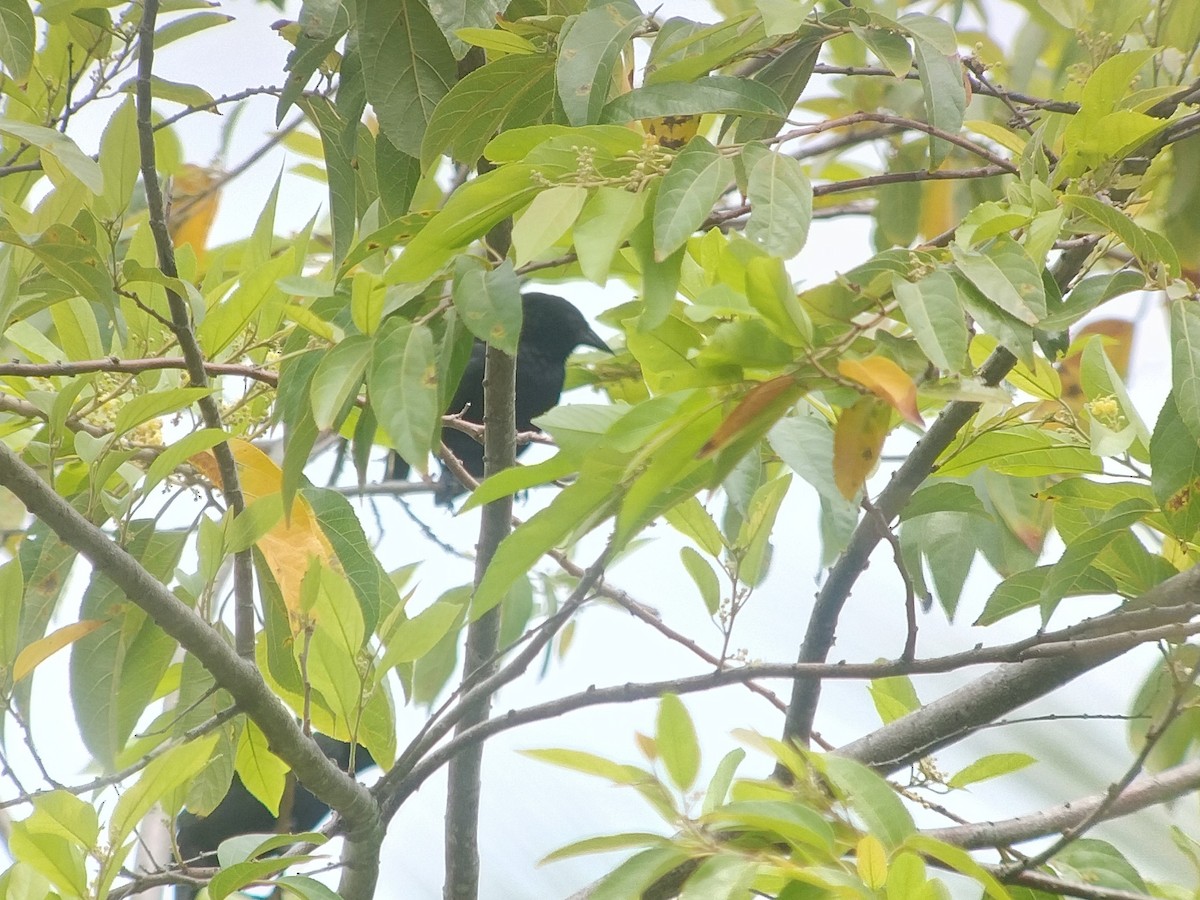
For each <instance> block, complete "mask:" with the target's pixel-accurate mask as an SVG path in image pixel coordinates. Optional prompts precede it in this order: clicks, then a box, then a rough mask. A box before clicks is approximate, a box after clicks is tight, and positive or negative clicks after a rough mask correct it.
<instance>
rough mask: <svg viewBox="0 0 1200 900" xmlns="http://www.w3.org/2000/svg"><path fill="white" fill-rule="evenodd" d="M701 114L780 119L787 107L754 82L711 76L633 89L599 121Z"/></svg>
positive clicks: (786, 111) (612, 105)
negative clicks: (686, 82)
mask: <svg viewBox="0 0 1200 900" xmlns="http://www.w3.org/2000/svg"><path fill="white" fill-rule="evenodd" d="M704 113H726V114H729V115H739V116H767V117H775V118H783V117H785V116H786V115H787V113H788V110H787V109H786V108H785V107H784V105H783V102H782V101H781V100H780V99H779V95H778V94H776V93H775V92H774V91H773V90H771V89H770V88H768V87H764V86H763V85H761V84H759V83H758V82H756V81H750V80H748V79H745V78H734V77H732V76H729V75H711V76H709V77H708V78H698V79H696V81H694V82H691V83H690V84H682V83H680V82H666V83H664V84H651V85H646V86H644V87H640V88H635V89H634V90H632V91H630V92H629V93H628V94H622V95H621V96H620V97H617V98H616V99H615V100H613V101H612V102H611V103H609V104H608V105H607V106H605V107H604V112H603V113H602V114H601V116H600V121H601V122H602V123H612V124H618V125H619V124H623V123H625V122H629V121H631V120H633V119H656V118H660V117H662V116H698V115H703V114H704Z"/></svg>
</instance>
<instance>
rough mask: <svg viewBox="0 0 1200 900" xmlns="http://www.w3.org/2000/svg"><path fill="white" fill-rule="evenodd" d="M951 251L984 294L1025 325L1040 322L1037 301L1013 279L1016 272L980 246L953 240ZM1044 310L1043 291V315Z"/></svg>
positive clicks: (957, 263) (956, 263)
mask: <svg viewBox="0 0 1200 900" xmlns="http://www.w3.org/2000/svg"><path fill="white" fill-rule="evenodd" d="M950 252H951V253H952V254H953V256H954V264H955V266H957V268H958V271H959V272H961V273H962V274H963V275H964V276H965V277H966V278H967V280H968V281H970V282H971V284H973V285H975V287H976V288H978V290H979V292H980V293H981V294H982V295H983V296H984V297H986V298H987V299H988V300H989V301H991V302H992V303H994V304H996V306H998V307H1000V309H1002V310H1004V311H1005V312H1006V313H1008V314H1009V315H1010V316H1015V317H1016V318H1017V319H1020V320H1021V321H1022V322H1024V323H1025V324H1026V325H1036V324H1037V323H1038V320H1039V318H1040V316H1039V311H1038V310H1036V309H1035V308H1034V302H1035V301H1034V300H1033V298H1028V297H1025V296H1022V294H1021V292H1020V290H1019V289H1018V285H1017V284H1015V283H1014V281H1013V280H1012V277H1011V276H1012V275H1013V274H1014V273H1012V272H1011V271H1005V270H1004V269H1002V268H1001V267H1000V265H999V264H998V263H997V262H996V261H995V260H993V259H992V258H990V257H989V256H988V255H986V254H984V253H980V252H979V251H978V250H971V249H969V248H966V247H962V246H960V245H958V244H953V245H951V247H950ZM1039 283H1040V282H1039ZM1045 311H1046V310H1045V297H1044V295H1043V298H1042V308H1041V310H1040V313H1041V314H1042V315H1044V314H1045Z"/></svg>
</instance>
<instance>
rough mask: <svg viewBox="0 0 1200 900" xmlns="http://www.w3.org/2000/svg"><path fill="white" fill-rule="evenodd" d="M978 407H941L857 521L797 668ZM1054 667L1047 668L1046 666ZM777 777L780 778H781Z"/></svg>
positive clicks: (790, 735) (1068, 256) (794, 712)
mask: <svg viewBox="0 0 1200 900" xmlns="http://www.w3.org/2000/svg"><path fill="white" fill-rule="evenodd" d="M1094 244H1095V241H1093V242H1091V243H1089V244H1086V245H1083V246H1080V247H1078V248H1075V249H1072V250H1067V251H1065V252H1064V253H1063V255H1062V256H1061V257H1060V258H1059V261H1058V263H1057V264H1056V265H1055V267H1054V278H1055V280H1056V281H1057V282H1058V284H1059V287H1060V288H1062V289H1064V291H1065V288H1066V287H1067V286H1068V285H1069V284H1070V282H1071V280H1072V279H1073V278H1074V277H1075V276H1076V275H1077V274H1078V273H1079V271H1080V269H1082V268H1083V265H1084V263H1085V262H1086V260H1087V258H1088V256H1089V255H1090V253H1091V249H1092V247H1093V246H1094ZM1016 362H1017V360H1016V357H1015V356H1013V355H1012V354H1011V353H1009V352H1008V351H1007V350H1005V349H1004V348H1003V347H998V348H997V349H996V350H995V351H994V352H993V353H992V355H991V356H990V357H989V358H988V359H987V361H985V362H984V364H983V366H982V367H981V369H980V371H979V375H980V379H981V380H982V381H983V383H984V384H986V385H989V386H992V385H997V384H999V383H1000V382H1001V381H1002V380H1003V379H1004V376H1005V375H1007V374H1008V372H1009V370H1010V369H1012V367H1013V366H1014V365H1016ZM979 406H980V404H979V403H975V402H969V401H963V400H956V401H954V402H952V403H950V404H948V405H947V406H946V408H945V409H943V410H942V412H941V414H940V415H939V416H938V418H937V420H936V421H935V422H934V423H933V425H931V426H930V427H929V430H928V431H926V432H925V434H924V435H923V436H922V437H921V439H920V440H919V441H918V442H917V445H916V447H914V448H913V451H912V453H910V454H909V456H908V458H907V459H906V460H905V461H904V462H903V463H902V464H901V465H900V467H899V468H898V469H896V472H895V473H894V474H893V475H892V479H891V481H889V482H888V485H887V487H885V488H884V489H883V490H882V491H881V492H880V493H879V496H878V497H877V498H876V499H875V501H874V505H875V507H876V508H877V509H878V512H879V515H867V516H863V518H862V520H861V521H860V522H859V523H858V526H857V527H856V528H855V529H854V533H853V534H852V535H851V536H850V542H849V544H848V545H847V546H846V549H845V550H844V551H842V555H841V556H840V557H838V560H837V562H836V563H834V565H833V568H832V569H830V571H829V576H828V577H827V578H826V580H825V584H824V585H822V586H821V590H820V591H819V592H818V594H817V599H816V602H815V604H814V605H813V611H812V614H811V615H810V616H809V620H808V629H807V631H806V632H805V635H804V641H803V643H802V644H801V645H800V653H799V658H798V661H799V662H824V661H825V659H826V657H827V656H828V655H829V650H830V648H831V647H832V646H833V641H834V635H835V633H836V630H837V621H838V617H839V616H840V615H841V611H842V607H843V606H844V605H845V603H846V601H847V600H848V599H849V597H850V591H851V589H852V588H853V587H854V584H855V582H857V581H858V578H859V576H860V575H861V574H862V572H863V570H864V569H865V568H866V566H867V560H868V559H869V558H870V556H871V553H872V552H873V551H874V549H875V547H876V545H877V544H878V543H879V541H881V540H882V539H883V537H884V534H885V531H886V528H887V526H888V525H889V524H890V523H891V521H892V520H893V519H895V518H896V517H897V516H898V515H899V514H900V511H901V510H902V509H903V508H904V506H905V504H906V503H908V501H909V498H910V497H912V495H913V493H914V492H915V491H916V489H917V488H918V487H920V485H921V484H922V483H923V482H924V481H925V479H926V478H927V477H928V476H929V473H930V472H931V471H932V470H933V464H934V462H935V460H937V458H938V457H939V456H940V455H941V454H942V451H943V450H945V449H946V448H947V447H949V446H950V444H951V442H952V441H953V440H954V438H955V437H956V436H957V434H958V433H959V431H961V430H962V428H963V427H964V426H966V424H967V423H968V422H969V421H970V420H971V418H972V417H973V416H974V415H975V413H976V412H977V411H978V409H979ZM1053 664H1054V663H1053V662H1051V663H1050V665H1053ZM820 695H821V682H820V679H817V678H798V679H796V682H795V684H794V685H793V688H792V699H791V702H790V703H789V704H788V714H787V719H786V721H785V723H784V729H783V737H784V740H798V741H801V742H805V743H806V742H807V741H808V738H809V735H810V733H811V732H812V726H813V718H814V716H815V715H816V710H817V701H818V699H819V698H820ZM777 774H779V775H783V773H782V772H778V773H777Z"/></svg>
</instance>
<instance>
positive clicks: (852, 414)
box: [833, 397, 892, 500]
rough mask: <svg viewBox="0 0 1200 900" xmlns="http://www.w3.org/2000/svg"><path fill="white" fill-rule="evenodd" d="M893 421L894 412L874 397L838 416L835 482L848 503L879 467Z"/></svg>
mask: <svg viewBox="0 0 1200 900" xmlns="http://www.w3.org/2000/svg"><path fill="white" fill-rule="evenodd" d="M891 420H892V411H891V408H890V407H888V406H886V405H885V404H883V403H880V402H879V401H878V400H876V399H875V398H874V397H863V398H862V399H861V400H859V401H858V402H857V403H855V404H854V405H853V406H852V407H850V408H849V409H847V410H844V411H843V412H842V414H841V415H840V416H838V421H837V426H836V427H835V428H834V430H833V481H834V484H836V485H837V489H838V490H839V491H841V494H842V496H843V497H845V498H846V499H847V500H853V499H854V498H855V497H856V496H857V495H858V492H859V490H860V489H861V488H862V486H863V485H864V484H866V483H867V476H869V475H870V474H871V473H872V472H873V471H875V466H877V465H878V464H879V451H880V450H882V449H883V439H884V438H885V437H887V433H888V426H889V425H890V424H891Z"/></svg>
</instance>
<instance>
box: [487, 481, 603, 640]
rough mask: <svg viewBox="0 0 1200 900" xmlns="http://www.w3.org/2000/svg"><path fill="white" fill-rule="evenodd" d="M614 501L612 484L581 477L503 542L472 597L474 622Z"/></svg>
mask: <svg viewBox="0 0 1200 900" xmlns="http://www.w3.org/2000/svg"><path fill="white" fill-rule="evenodd" d="M613 499H614V497H613V489H612V485H611V484H608V483H604V482H601V481H600V480H599V479H593V478H588V477H580V478H579V479H578V480H577V481H576V482H575V483H574V484H572V485H570V486H569V487H566V488H564V489H563V490H562V491H560V492H559V493H558V496H556V497H555V498H554V500H552V501H551V503H550V505H549V506H548V507H546V508H545V509H543V510H540V511H539V512H537V513H535V514H534V515H533V516H532V517H531V518H530V519H529V520H528V521H526V522H525V524H524V525H522V526H521V527H520V528H518V529H517V530H516V531H514V532H513V533H512V534H510V535H509V536H508V537H506V538H505V539H504V540H503V541H501V543H500V546H499V548H497V550H496V555H495V556H493V557H492V562H491V565H489V566H488V567H487V571H486V572H485V573H484V575H483V578H482V580H481V581H480V582H479V587H478V588H477V589H476V591H475V596H474V598H472V601H471V620H472V621H474V620H475V619H477V618H479V617H480V616H481V615H483V614H484V613H485V612H487V611H488V610H489V609H491V608H492V607H494V606H495V605H496V604H498V603H499V602H500V601H501V600H503V599H504V595H505V594H506V593H507V592H508V589H509V588H510V587H511V586H512V584H513V582H515V581H516V580H517V578H519V577H521V576H523V575H525V574H526V573H527V572H529V570H530V569H531V568H532V567H533V564H534V563H535V562H537V561H538V559H539V558H541V556H542V554H543V553H545V552H546V551H547V550H549V549H550V548H552V547H554V546H556V545H557V544H558V543H559V542H560V541H562V540H564V539H565V538H566V537H567V535H569V534H570V533H571V532H573V531H574V530H575V529H576V528H578V527H579V523H580V522H581V521H584V520H586V519H590V518H592V516H593V515H594V514H595V513H596V511H597V510H600V509H601V508H603V507H604V506H605V505H607V504H608V503H610V502H611V501H612V500H613Z"/></svg>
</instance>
